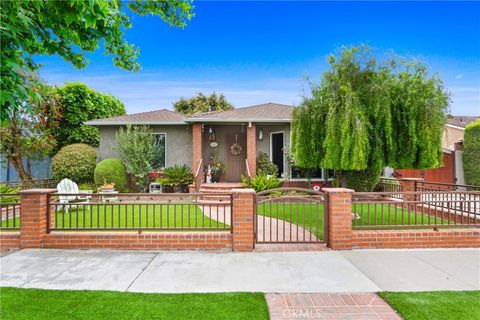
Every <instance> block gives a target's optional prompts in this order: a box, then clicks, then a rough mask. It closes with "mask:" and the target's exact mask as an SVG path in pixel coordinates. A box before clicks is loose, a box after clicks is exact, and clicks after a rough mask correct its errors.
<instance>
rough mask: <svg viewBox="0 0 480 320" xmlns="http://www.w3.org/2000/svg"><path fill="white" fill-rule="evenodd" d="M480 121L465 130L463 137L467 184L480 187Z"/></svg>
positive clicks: (464, 168) (464, 167) (463, 157)
mask: <svg viewBox="0 0 480 320" xmlns="http://www.w3.org/2000/svg"><path fill="white" fill-rule="evenodd" d="M479 158H480V120H477V121H475V122H473V123H470V124H469V125H468V126H467V127H466V128H465V133H464V137H463V156H462V159H463V171H464V174H465V182H466V183H467V184H472V185H475V186H480V160H479Z"/></svg>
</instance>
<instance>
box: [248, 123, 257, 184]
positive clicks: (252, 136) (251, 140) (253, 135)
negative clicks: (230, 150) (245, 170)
mask: <svg viewBox="0 0 480 320" xmlns="http://www.w3.org/2000/svg"><path fill="white" fill-rule="evenodd" d="M247 161H248V167H249V169H250V174H251V176H252V177H254V176H256V175H257V129H256V126H255V124H253V123H249V124H248V127H247Z"/></svg>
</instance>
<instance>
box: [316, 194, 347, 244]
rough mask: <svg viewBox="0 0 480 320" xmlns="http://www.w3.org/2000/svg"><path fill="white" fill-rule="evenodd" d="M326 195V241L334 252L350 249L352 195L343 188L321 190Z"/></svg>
mask: <svg viewBox="0 0 480 320" xmlns="http://www.w3.org/2000/svg"><path fill="white" fill-rule="evenodd" d="M322 190H323V191H324V192H325V193H326V194H327V199H326V201H327V206H326V209H327V212H326V213H325V215H326V216H327V221H328V222H327V223H328V240H327V246H328V247H329V248H331V249H334V250H351V249H352V194H353V192H354V190H351V189H345V188H323V189H322Z"/></svg>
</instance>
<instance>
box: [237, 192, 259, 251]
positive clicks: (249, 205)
mask: <svg viewBox="0 0 480 320" xmlns="http://www.w3.org/2000/svg"><path fill="white" fill-rule="evenodd" d="M232 198H233V200H232V228H233V251H253V248H254V240H255V239H254V230H253V219H254V214H253V213H254V206H255V191H254V190H253V189H232Z"/></svg>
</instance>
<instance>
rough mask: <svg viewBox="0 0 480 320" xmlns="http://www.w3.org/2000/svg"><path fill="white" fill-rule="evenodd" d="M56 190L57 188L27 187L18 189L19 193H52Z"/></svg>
mask: <svg viewBox="0 0 480 320" xmlns="http://www.w3.org/2000/svg"><path fill="white" fill-rule="evenodd" d="M54 192H57V189H27V190H20V191H18V193H19V194H31V193H35V194H41V193H54Z"/></svg>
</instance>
